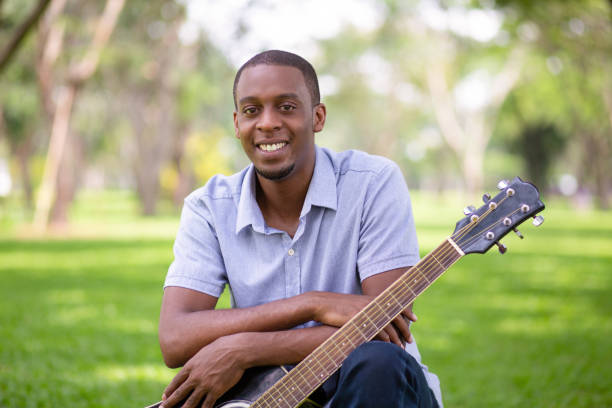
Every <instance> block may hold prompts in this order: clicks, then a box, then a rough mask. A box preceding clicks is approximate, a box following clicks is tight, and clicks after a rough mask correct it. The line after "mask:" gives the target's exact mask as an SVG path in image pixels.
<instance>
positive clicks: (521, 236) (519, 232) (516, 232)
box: [512, 228, 525, 239]
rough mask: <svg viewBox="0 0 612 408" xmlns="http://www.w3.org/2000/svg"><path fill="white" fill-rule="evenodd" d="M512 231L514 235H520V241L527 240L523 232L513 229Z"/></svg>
mask: <svg viewBox="0 0 612 408" xmlns="http://www.w3.org/2000/svg"><path fill="white" fill-rule="evenodd" d="M512 231H514V233H515V234H516V235H518V237H519V238H520V239H523V238H525V237H524V236H523V234H521V231H519V230H517V229H516V228H512Z"/></svg>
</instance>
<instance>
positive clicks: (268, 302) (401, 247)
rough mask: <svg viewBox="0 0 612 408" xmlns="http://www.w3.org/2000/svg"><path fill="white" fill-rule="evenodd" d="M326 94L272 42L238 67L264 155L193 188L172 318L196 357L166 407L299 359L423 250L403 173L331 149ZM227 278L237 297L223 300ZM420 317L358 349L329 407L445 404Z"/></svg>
mask: <svg viewBox="0 0 612 408" xmlns="http://www.w3.org/2000/svg"><path fill="white" fill-rule="evenodd" d="M319 99H320V97H319V88H318V82H317V77H316V73H315V71H314V69H313V68H312V66H311V65H310V64H309V63H308V62H307V61H306V60H304V59H303V58H301V57H299V56H297V55H295V54H291V53H287V52H283V51H266V52H264V53H261V54H258V55H256V56H255V57H253V58H252V59H250V60H249V61H247V62H246V63H245V64H244V65H243V66H242V67H241V68H240V70H239V71H238V73H237V74H236V78H235V81H234V102H235V108H236V109H235V112H234V126H235V131H236V137H238V139H240V142H241V144H242V147H243V149H244V151H245V153H246V154H247V156H248V157H249V159H250V160H251V162H252V164H251V165H250V166H249V167H247V168H246V169H244V170H243V171H241V172H240V173H237V174H234V175H233V176H230V177H224V176H215V177H213V178H212V179H211V180H210V181H209V182H208V183H207V184H206V186H204V187H202V188H201V189H198V190H196V191H195V192H193V193H192V194H191V195H190V196H189V197H187V198H186V200H185V205H184V208H183V213H182V216H181V225H180V228H179V232H178V235H177V238H176V242H175V245H174V252H175V260H174V262H173V263H172V265H171V267H170V269H169V271H168V276H167V278H166V283H165V291H164V297H163V302H162V310H161V316H160V325H159V336H160V344H161V349H162V353H163V356H164V360H165V362H166V364H167V365H168V366H170V367H179V366H183V365H184V367H183V369H182V370H181V371H180V372H179V373H178V374H177V375H176V377H175V378H174V379H173V381H172V382H171V383H170V385H168V387H167V388H166V390H165V391H164V395H163V397H162V398H163V399H164V403H163V406H164V407H170V406H174V405H175V404H177V403H178V402H179V401H182V400H184V399H186V398H187V401H186V402H185V403H184V405H183V406H184V407H195V406H200V404H201V406H203V407H206V408H211V407H213V404H214V402H215V400H217V399H218V398H219V397H220V396H221V395H222V394H224V393H225V392H226V391H227V390H228V389H229V388H231V387H232V386H233V385H234V384H236V383H237V381H238V380H239V379H240V378H241V376H242V374H243V373H244V371H245V369H247V368H249V367H254V366H265V365H281V364H297V363H298V362H300V361H301V360H302V359H303V358H304V357H305V356H307V355H308V354H309V353H310V352H311V351H312V350H314V349H315V348H316V347H317V346H318V345H319V344H321V343H322V342H323V341H324V340H325V339H327V338H328V337H329V336H330V335H331V334H333V333H334V332H335V330H337V328H338V327H340V326H342V324H344V323H346V322H347V321H348V320H349V319H350V318H351V317H352V316H353V315H354V314H355V313H357V312H358V311H360V310H361V309H362V308H363V307H364V306H365V305H366V304H367V303H368V302H369V301H370V300H371V299H372V298H373V297H374V296H376V295H377V294H379V293H380V292H381V291H383V290H384V289H385V288H386V287H387V286H388V285H389V284H390V283H392V282H393V281H394V280H395V279H396V278H398V277H399V276H400V275H401V274H402V273H403V272H404V271H405V270H406V269H407V268H408V267H409V266H411V265H414V264H415V263H416V262H417V261H418V249H417V242H416V237H415V232H414V223H413V219H412V210H411V206H410V199H409V196H408V190H407V188H406V185H405V182H404V180H403V178H402V176H401V172H400V171H399V169H398V168H397V166H396V165H395V164H394V163H393V162H391V161H389V160H387V159H383V158H380V157H375V156H369V155H367V154H365V153H361V152H356V151H350V152H344V153H334V152H331V151H329V150H327V149H322V148H319V147H317V146H316V145H315V143H314V134H315V133H316V132H320V131H321V130H322V129H323V126H324V124H325V118H326V107H325V105H324V104H322V103H321V102H320V100H319ZM226 283H227V284H229V288H230V291H231V294H232V303H233V306H234V307H233V308H232V309H228V310H214V307H215V304H216V302H217V299H218V297H219V295H220V294H221V292H222V290H223V288H224V286H225V284H226ZM407 319H409V320H412V321H415V320H416V316H414V314H413V313H412V311H411V310H410V309H409V310H406V311H404V312H403V315H402V316H401V317H398V318H396V319H395V320H394V321H393V322H392V323H391V324H389V326H387V327H386V328H385V329H384V330H383V331H381V332H380V334H379V335H378V340H379V341H373V342H369V343H366V344H364V345H362V346H360V347H358V348H357V350H355V351H354V352H353V353H352V354H351V355H349V357H348V358H347V359H346V360H345V361H344V364H343V366H342V368H341V369H340V370H339V371H338V372H337V373H336V374H335V375H334V376H332V378H330V380H328V381H327V382H326V383H325V384H324V386H323V387H322V389H321V391H322V393H323V394H324V395H325V397H326V399H327V400H329V402H328V405H329V406H332V407H343V408H348V407H412V406H415V407H416V406H418V407H435V406H437V403H436V398H434V396H433V392H432V391H431V390H430V387H431V388H432V389H433V390H434V391H435V393H436V395H437V398H438V400H439V398H440V397H439V384H438V382H437V377H435V375H433V374H430V373H428V372H427V369H426V367H425V366H421V365H420V363H419V362H418V360H420V356H419V354H418V350H417V349H416V345H415V344H414V343H413V342H412V335H411V334H410V330H409V324H408V322H407ZM404 339H405V340H408V341H409V342H410V343H411V344H407V343H406V342H405V341H404ZM398 346H399V347H398ZM404 347H406V350H407V351H408V352H406V351H405V350H404V349H403V348H404Z"/></svg>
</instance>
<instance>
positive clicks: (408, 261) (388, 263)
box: [359, 255, 420, 282]
mask: <svg viewBox="0 0 612 408" xmlns="http://www.w3.org/2000/svg"><path fill="white" fill-rule="evenodd" d="M419 260H420V258H419V256H418V255H400V256H396V257H394V258H391V259H385V260H382V261H375V262H370V263H368V264H366V265H365V266H361V267H359V279H360V280H361V281H362V282H363V281H364V280H365V279H366V278H369V277H370V276H373V275H377V274H379V273H382V272H387V271H390V270H392V269H398V268H404V267H405V268H408V267H411V266H413V265H416V263H417V262H419Z"/></svg>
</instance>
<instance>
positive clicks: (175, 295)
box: [159, 287, 315, 368]
mask: <svg viewBox="0 0 612 408" xmlns="http://www.w3.org/2000/svg"><path fill="white" fill-rule="evenodd" d="M309 298H310V296H309V295H308V294H303V295H298V296H294V297H291V298H288V299H281V300H277V301H274V302H270V303H266V304H263V305H260V306H254V307H248V308H237V309H223V310H214V307H215V305H216V303H217V298H216V297H214V296H210V295H207V294H205V293H201V292H198V291H194V290H191V289H185V288H180V287H168V288H166V289H165V291H164V296H163V300H162V307H161V314H160V319H159V341H160V346H161V350H162V354H163V356H164V361H165V362H166V365H168V366H169V367H172V368H175V367H179V366H182V365H183V364H185V362H186V361H187V360H189V359H190V358H191V357H192V356H193V355H195V354H196V353H197V352H198V350H200V349H201V348H202V347H204V346H206V345H208V344H210V343H212V342H213V341H215V340H216V339H218V338H220V337H223V336H229V335H232V334H236V333H246V332H269V331H278V330H285V329H290V328H292V327H295V326H297V325H299V324H302V323H305V322H307V321H310V320H313V318H314V310H315V308H314V306H315V305H314V303H313V302H312V300H310V299H309Z"/></svg>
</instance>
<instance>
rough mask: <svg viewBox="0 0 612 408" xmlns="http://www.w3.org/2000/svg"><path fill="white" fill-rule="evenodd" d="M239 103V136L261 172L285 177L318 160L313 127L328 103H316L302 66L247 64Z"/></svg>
mask: <svg viewBox="0 0 612 408" xmlns="http://www.w3.org/2000/svg"><path fill="white" fill-rule="evenodd" d="M236 104H237V111H236V112H234V127H235V130H236V136H237V137H238V138H239V139H240V142H241V143H242V147H243V149H244V151H245V152H246V154H247V156H248V157H249V159H250V160H251V162H253V165H254V166H255V169H256V171H257V173H258V174H259V175H260V176H262V177H264V178H266V179H269V180H284V179H287V178H288V177H290V176H291V175H293V174H302V170H304V169H307V168H308V166H309V165H311V164H312V163H314V157H315V153H314V152H315V150H314V133H315V132H318V131H320V130H322V129H323V125H324V123H325V106H324V105H323V104H319V105H317V106H315V107H313V106H312V102H311V98H310V93H309V91H308V88H307V87H306V83H305V82H304V76H303V75H302V72H301V71H300V70H299V69H297V68H294V67H290V66H283V65H256V66H254V67H249V68H246V69H245V70H243V71H242V74H241V76H240V79H239V81H238V84H237V86H236ZM308 176H310V175H308Z"/></svg>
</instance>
